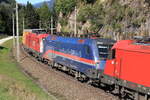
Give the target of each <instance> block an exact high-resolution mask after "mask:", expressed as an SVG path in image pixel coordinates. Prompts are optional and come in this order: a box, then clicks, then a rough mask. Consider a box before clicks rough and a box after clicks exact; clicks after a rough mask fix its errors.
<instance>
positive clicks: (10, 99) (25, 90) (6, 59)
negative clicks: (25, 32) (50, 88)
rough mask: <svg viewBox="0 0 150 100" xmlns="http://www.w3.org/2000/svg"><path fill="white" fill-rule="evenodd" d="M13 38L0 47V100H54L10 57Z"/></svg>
mask: <svg viewBox="0 0 150 100" xmlns="http://www.w3.org/2000/svg"><path fill="white" fill-rule="evenodd" d="M11 47H12V40H10V41H8V42H6V43H4V44H3V47H0V100H53V98H52V97H50V96H48V95H47V94H46V93H45V92H43V90H42V89H41V88H39V87H38V86H37V85H36V84H34V83H33V81H32V80H31V79H29V78H28V77H26V76H25V75H24V74H23V73H22V72H21V71H20V70H19V68H18V67H17V63H16V62H15V61H14V60H13V59H12V57H10V52H11Z"/></svg>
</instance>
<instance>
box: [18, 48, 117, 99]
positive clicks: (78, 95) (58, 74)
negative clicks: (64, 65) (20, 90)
mask: <svg viewBox="0 0 150 100" xmlns="http://www.w3.org/2000/svg"><path fill="white" fill-rule="evenodd" d="M21 54H22V55H21V56H22V60H21V66H22V64H24V63H25V62H26V61H25V60H30V62H32V63H33V62H34V64H35V65H36V66H35V65H34V67H33V66H28V67H27V66H26V67H22V70H23V72H25V73H26V74H27V75H28V76H30V77H32V79H34V80H36V83H37V84H38V85H40V87H41V88H43V90H44V91H45V92H47V93H48V94H49V95H51V94H52V95H53V94H54V96H58V95H59V96H58V99H60V100H61V99H62V100H85V99H86V100H119V99H118V97H116V96H114V95H112V94H110V93H107V92H105V91H104V90H102V89H100V88H97V87H93V86H91V85H88V84H86V83H81V82H79V81H77V80H76V79H75V78H74V77H72V76H70V75H68V74H66V73H64V72H62V71H60V70H57V69H52V67H51V66H48V65H47V64H44V63H42V62H39V61H38V60H37V59H35V58H34V57H33V56H31V55H29V54H28V53H27V52H26V51H25V50H24V49H23V47H22V46H21ZM30 62H29V63H30ZM29 67H33V68H29ZM30 69H32V70H30ZM34 69H39V70H41V72H38V73H39V75H44V74H45V75H44V76H43V77H50V78H52V77H53V78H55V82H54V81H52V82H50V80H49V81H47V82H46V83H43V81H45V80H43V79H42V78H41V76H38V73H37V72H35V71H34ZM35 73H36V74H35ZM42 73H43V74H42ZM50 73H51V75H49V74H50ZM52 75H53V76H52ZM60 79H62V80H60ZM57 80H59V81H60V82H58V81H57ZM61 82H64V83H63V84H64V87H63V85H62V83H61ZM56 84H57V85H56ZM68 84H69V85H68ZM50 85H54V86H50ZM67 85H68V86H67ZM71 86H72V88H70V87H71ZM53 87H55V88H56V89H54V91H53ZM57 89H58V90H62V91H68V93H67V92H60V91H57ZM86 93H87V94H86ZM54 99H55V100H56V99H57V98H55V97H54Z"/></svg>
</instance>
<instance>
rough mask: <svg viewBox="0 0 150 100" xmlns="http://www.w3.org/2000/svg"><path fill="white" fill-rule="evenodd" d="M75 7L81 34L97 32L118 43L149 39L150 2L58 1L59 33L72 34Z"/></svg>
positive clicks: (138, 0)
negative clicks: (120, 40)
mask: <svg viewBox="0 0 150 100" xmlns="http://www.w3.org/2000/svg"><path fill="white" fill-rule="evenodd" d="M75 6H76V7H77V32H78V34H86V33H95V32H96V33H99V34H100V35H102V36H104V37H109V38H114V39H116V40H118V39H125V38H130V37H133V36H135V35H146V36H147V35H149V32H150V28H149V26H150V1H149V0H56V4H55V10H56V12H57V15H58V16H57V17H58V24H57V30H58V31H65V32H73V30H74V22H75V18H74V16H75Z"/></svg>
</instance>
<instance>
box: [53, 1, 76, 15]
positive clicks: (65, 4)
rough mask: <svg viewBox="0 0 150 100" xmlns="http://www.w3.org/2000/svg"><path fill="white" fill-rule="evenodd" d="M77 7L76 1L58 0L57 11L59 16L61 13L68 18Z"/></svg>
mask: <svg viewBox="0 0 150 100" xmlns="http://www.w3.org/2000/svg"><path fill="white" fill-rule="evenodd" d="M75 6H76V0H57V1H56V4H55V10H56V13H57V14H59V13H60V12H61V13H62V14H63V15H64V16H66V15H68V14H69V13H70V12H72V11H73V10H74V8H75Z"/></svg>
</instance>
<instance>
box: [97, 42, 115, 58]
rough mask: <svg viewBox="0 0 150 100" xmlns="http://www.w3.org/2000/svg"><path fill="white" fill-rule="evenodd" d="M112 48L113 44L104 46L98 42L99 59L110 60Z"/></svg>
mask: <svg viewBox="0 0 150 100" xmlns="http://www.w3.org/2000/svg"><path fill="white" fill-rule="evenodd" d="M112 46H113V45H112V44H103V43H102V42H101V43H99V42H98V43H97V47H98V53H99V57H100V58H101V59H106V58H108V55H109V53H110V50H111V48H112Z"/></svg>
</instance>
